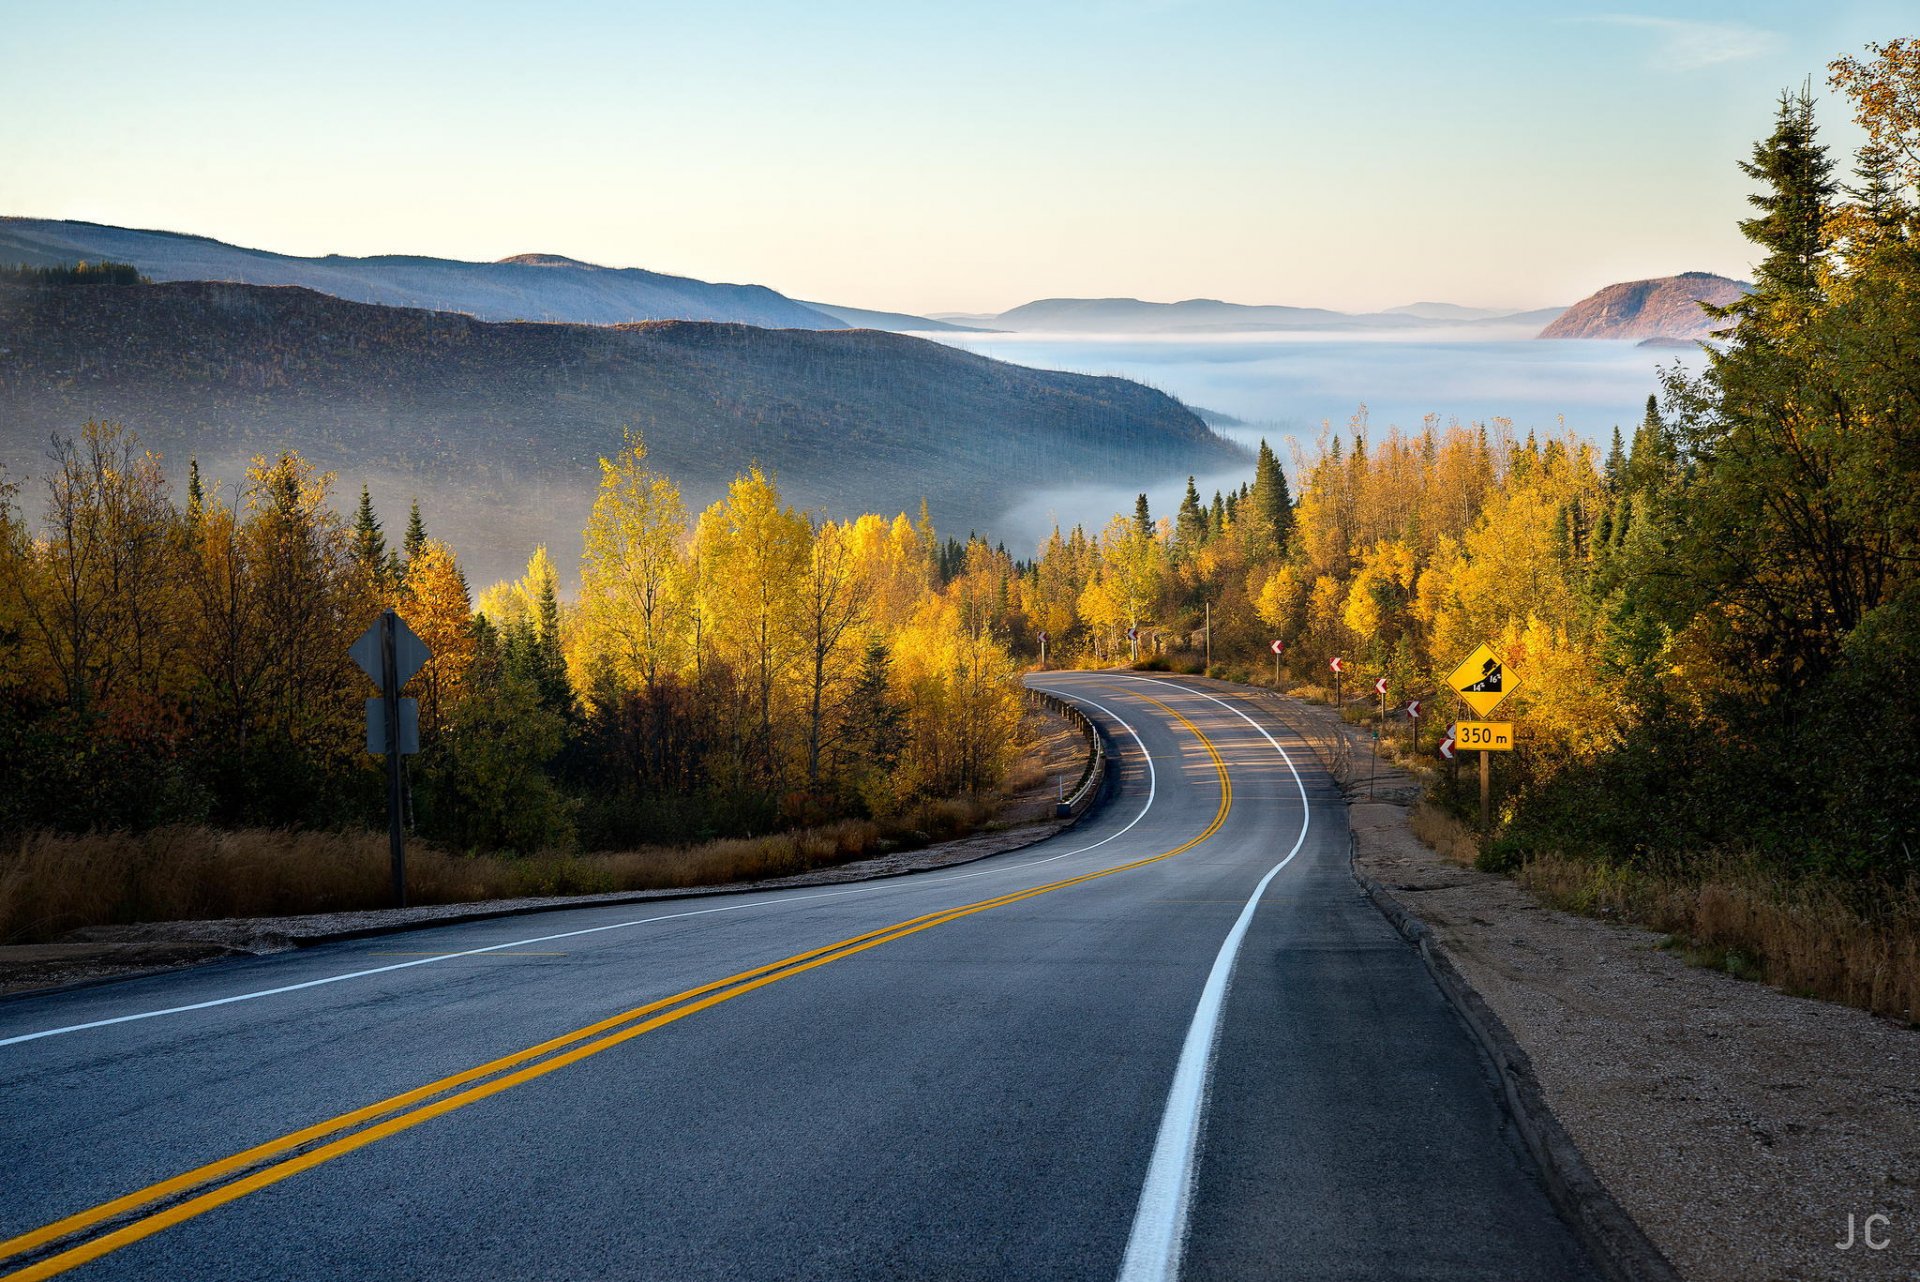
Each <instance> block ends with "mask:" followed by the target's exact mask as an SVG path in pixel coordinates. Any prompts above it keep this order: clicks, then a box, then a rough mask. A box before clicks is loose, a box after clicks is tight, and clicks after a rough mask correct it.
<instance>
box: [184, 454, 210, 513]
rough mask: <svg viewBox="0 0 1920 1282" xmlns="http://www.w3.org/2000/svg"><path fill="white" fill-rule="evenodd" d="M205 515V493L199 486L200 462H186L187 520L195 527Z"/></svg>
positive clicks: (191, 460)
mask: <svg viewBox="0 0 1920 1282" xmlns="http://www.w3.org/2000/svg"><path fill="white" fill-rule="evenodd" d="M206 514H207V492H206V491H205V490H204V489H202V488H201V485H200V460H199V459H197V458H190V459H188V460H187V520H188V521H190V522H192V523H193V524H195V525H198V524H200V518H202V517H203V516H205V515H206Z"/></svg>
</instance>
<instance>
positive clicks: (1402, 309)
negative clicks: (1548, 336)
mask: <svg viewBox="0 0 1920 1282" xmlns="http://www.w3.org/2000/svg"><path fill="white" fill-rule="evenodd" d="M1387 311H1388V313H1389V314H1395V315H1401V316H1417V317H1419V318H1420V319H1421V320H1444V321H1475V320H1492V319H1493V318H1494V317H1496V316H1511V315H1513V312H1512V311H1511V310H1509V309H1502V308H1498V307H1463V306H1461V305H1460V304H1459V303H1406V304H1403V305H1402V306H1399V307H1389V308H1387Z"/></svg>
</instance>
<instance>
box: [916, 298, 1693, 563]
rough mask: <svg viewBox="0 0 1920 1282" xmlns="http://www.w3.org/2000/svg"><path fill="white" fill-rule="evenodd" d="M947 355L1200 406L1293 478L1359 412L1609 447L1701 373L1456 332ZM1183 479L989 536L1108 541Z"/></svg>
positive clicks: (993, 344) (964, 341) (1025, 347)
mask: <svg viewBox="0 0 1920 1282" xmlns="http://www.w3.org/2000/svg"><path fill="white" fill-rule="evenodd" d="M938 337H939V339H940V341H942V342H945V343H949V344H951V345H952V346H956V347H962V348H965V349H967V350H969V351H977V352H979V353H981V354H982V355H989V356H993V357H995V358H997V359H1000V360H1008V361H1015V362H1017V363H1019V364H1023V365H1034V366H1038V367H1040V368H1044V369H1063V370H1072V371H1075V372H1078V373H1086V374H1117V375H1120V376H1122V377H1126V378H1132V379H1137V380H1139V381H1140V382H1143V383H1147V384H1149V385H1151V386H1153V387H1157V388H1159V389H1160V390H1162V391H1164V392H1167V393H1169V394H1171V395H1173V396H1176V397H1178V398H1179V399H1181V400H1182V401H1184V402H1186V403H1187V404H1188V405H1191V406H1204V407H1205V408H1206V409H1208V410H1211V411H1216V412H1219V413H1222V414H1227V415H1231V416H1232V417H1234V418H1236V419H1240V420H1243V422H1242V423H1241V424H1237V425H1235V424H1216V425H1215V430H1216V431H1217V432H1219V433H1220V434H1221V435H1222V436H1225V437H1227V438H1229V439H1231V440H1233V441H1234V442H1236V443H1238V444H1241V445H1244V446H1247V447H1249V448H1251V447H1253V446H1255V445H1257V444H1258V443H1259V441H1260V440H1261V439H1262V438H1263V437H1264V438H1265V439H1266V440H1267V441H1268V442H1270V443H1271V444H1272V446H1273V448H1274V450H1275V452H1276V453H1278V454H1279V455H1280V459H1281V462H1282V463H1283V464H1286V465H1287V467H1288V471H1289V474H1290V475H1291V474H1292V472H1293V467H1292V464H1293V460H1294V458H1295V455H1296V453H1297V452H1299V451H1303V450H1310V449H1311V448H1312V447H1313V444H1314V442H1315V441H1316V440H1317V439H1318V438H1319V436H1320V435H1321V433H1322V432H1323V431H1327V430H1329V429H1330V430H1332V431H1334V432H1339V433H1341V434H1342V435H1345V434H1347V433H1348V432H1349V430H1350V426H1349V425H1350V423H1351V420H1352V419H1353V417H1354V415H1355V413H1356V412H1357V411H1358V410H1359V409H1360V407H1361V406H1363V405H1364V406H1365V407H1366V413H1367V422H1368V425H1369V426H1368V430H1369V431H1370V432H1372V433H1374V434H1376V435H1377V434H1379V433H1382V432H1385V431H1386V430H1387V429H1388V428H1390V427H1394V426H1398V427H1400V428H1401V429H1403V430H1405V431H1418V430H1419V429H1420V428H1421V426H1422V425H1423V423H1424V421H1425V419H1426V417H1427V416H1428V415H1429V414H1432V415H1436V416H1437V417H1438V420H1439V422H1440V423H1441V424H1442V425H1443V426H1444V425H1445V424H1446V423H1448V422H1449V421H1452V420H1456V419H1457V420H1459V421H1460V422H1462V423H1471V422H1476V421H1477V422H1491V421H1492V420H1494V419H1496V418H1505V419H1509V420H1511V422H1512V424H1513V430H1514V431H1515V432H1516V433H1518V434H1519V435H1521V436H1525V435H1526V433H1527V432H1529V431H1538V432H1541V433H1550V432H1558V431H1561V430H1563V428H1564V429H1566V430H1571V431H1573V432H1574V433H1576V434H1578V435H1579V436H1581V437H1583V438H1585V439H1588V440H1591V441H1595V442H1597V443H1601V444H1604V443H1605V442H1606V441H1607V440H1608V439H1609V438H1610V436H1611V434H1612V431H1613V428H1614V427H1615V426H1616V425H1618V426H1619V427H1621V428H1622V429H1631V427H1632V425H1633V424H1635V423H1637V422H1639V420H1640V416H1641V415H1642V413H1643V412H1644V411H1645V407H1646V401H1647V397H1648V396H1649V395H1650V394H1655V393H1658V392H1659V390H1660V377H1659V375H1660V371H1661V369H1662V368H1665V367H1671V366H1673V365H1674V364H1676V363H1678V364H1679V365H1681V366H1682V367H1683V368H1685V369H1687V370H1689V371H1691V372H1696V373H1697V372H1698V371H1699V370H1700V369H1701V368H1702V367H1703V366H1704V364H1705V356H1704V354H1703V353H1702V352H1701V351H1699V350H1698V349H1697V348H1696V349H1676V348H1652V347H1641V346H1638V345H1637V344H1634V343H1631V342H1605V341H1578V340H1569V341H1557V342H1545V341H1539V340H1535V339H1534V338H1532V336H1531V334H1528V335H1526V336H1524V337H1521V336H1515V337H1511V338H1501V339H1488V338H1487V337H1486V336H1485V335H1484V334H1480V335H1476V336H1474V337H1473V338H1472V339H1465V338H1461V337H1458V336H1456V335H1454V334H1453V333H1452V332H1451V331H1441V330H1431V331H1430V330H1419V331H1414V332H1413V333H1407V332H1395V333H1391V334H1380V335H1364V336H1363V335H1355V334H1353V333H1348V332H1342V333H1339V334H1327V333H1297V332H1288V333H1275V334H1262V335H1257V336H1248V335H1244V334H1236V335H1229V336H1213V335H1210V336H1204V337H1195V336H1191V335H1179V336H1164V337H1154V338H1137V337H1108V336H1090V335H1069V334H1062V335H1033V334H962V335H953V334H945V335H939V336H938ZM1251 475H1252V464H1251V463H1250V462H1249V464H1248V465H1247V467H1246V468H1245V469H1242V470H1237V471H1232V472H1220V471H1215V472H1213V473H1212V474H1209V475H1206V476H1201V477H1198V478H1197V479H1196V482H1195V484H1196V485H1197V487H1198V488H1199V489H1200V493H1201V498H1202V499H1203V500H1210V499H1211V498H1212V496H1213V491H1214V489H1215V488H1218V489H1221V490H1225V489H1227V488H1228V486H1229V485H1233V486H1238V485H1239V483H1240V482H1241V481H1243V480H1246V479H1248V478H1249V477H1250V476H1251ZM1185 488H1186V474H1185V473H1178V474H1169V475H1154V476H1146V477H1142V478H1141V481H1140V483H1139V484H1137V485H1135V486H1132V487H1131V488H1127V487H1112V486H1085V487H1056V488H1048V487H1044V486H1042V487H1038V488H1036V489H1035V490H1034V491H1032V492H1031V493H1029V494H1026V495H1021V496H1019V497H1017V498H1015V499H1014V500H1013V501H1012V502H1011V503H1010V504H1009V505H1008V507H1007V509H1006V511H1005V513H1004V515H1003V516H1001V517H1000V518H999V520H998V521H997V522H996V528H995V529H994V530H993V531H992V532H991V533H992V534H993V536H994V537H996V538H1001V539H1004V540H1005V542H1006V544H1007V547H1008V549H1009V550H1010V551H1012V552H1014V553H1015V554H1016V555H1029V554H1030V553H1031V552H1032V551H1033V548H1034V547H1035V546H1036V545H1037V544H1038V542H1039V541H1040V540H1043V539H1045V538H1046V536H1047V534H1048V532H1049V531H1051V529H1052V528H1053V525H1054V523H1055V522H1056V521H1058V522H1059V524H1060V526H1061V527H1062V528H1063V529H1065V528H1069V527H1071V526H1073V525H1074V524H1076V523H1077V524H1081V525H1084V526H1086V527H1087V528H1088V530H1089V531H1092V530H1096V529H1098V528H1099V527H1100V526H1101V525H1102V524H1104V523H1105V521H1106V520H1107V518H1108V517H1109V516H1111V515H1112V514H1113V513H1114V512H1116V511H1127V512H1131V511H1132V510H1133V502H1134V496H1135V495H1136V494H1137V493H1139V492H1140V491H1141V490H1142V489H1144V490H1145V491H1146V492H1147V495H1148V502H1149V503H1150V504H1151V505H1152V507H1153V511H1154V513H1155V514H1156V515H1166V514H1168V513H1170V512H1171V511H1172V510H1173V507H1174V506H1175V505H1177V504H1178V503H1179V500H1180V496H1181V494H1182V493H1183V492H1184V491H1185Z"/></svg>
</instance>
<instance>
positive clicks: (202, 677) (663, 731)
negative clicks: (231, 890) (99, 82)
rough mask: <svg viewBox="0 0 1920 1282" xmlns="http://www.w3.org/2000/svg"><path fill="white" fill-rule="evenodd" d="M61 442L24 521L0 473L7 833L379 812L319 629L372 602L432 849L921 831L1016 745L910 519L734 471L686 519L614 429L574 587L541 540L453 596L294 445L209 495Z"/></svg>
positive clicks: (361, 695) (999, 641) (359, 734)
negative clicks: (416, 639)
mask: <svg viewBox="0 0 1920 1282" xmlns="http://www.w3.org/2000/svg"><path fill="white" fill-rule="evenodd" d="M58 463H59V466H58V469H57V471H56V472H55V474H54V478H53V480H52V481H51V482H50V484H49V486H48V487H47V493H46V496H45V509H44V522H43V524H42V526H41V529H42V530H43V531H44V532H42V533H32V532H30V531H29V529H28V526H27V523H26V519H25V517H24V516H23V515H22V513H21V512H20V511H19V509H18V507H17V506H16V505H15V504H14V502H13V500H14V498H15V497H16V496H15V494H14V493H13V491H11V490H8V491H5V492H4V493H0V497H4V498H5V499H6V500H7V501H6V502H5V503H4V504H0V785H3V786H0V832H4V833H7V834H10V835H12V836H14V837H19V836H21V835H22V834H28V833H31V832H34V831H36V830H41V829H53V830H61V831H68V832H80V833H84V832H88V831H95V830H125V831H134V832H140V831H145V830H149V829H154V828H157V827H164V826H168V825H176V826H177V825H183V824H207V825H214V826H218V827H222V828H281V827H296V828H309V829H311V828H337V829H346V830H353V829H359V828H364V827H371V826H373V825H375V824H376V823H377V822H378V821H379V820H380V817H381V815H382V813H383V807H384V801H383V792H382V785H381V777H382V776H381V772H380V770H379V769H377V768H376V767H377V765H378V763H377V761H376V759H374V758H371V757H369V755H368V754H367V753H366V751H365V748H364V742H365V740H364V729H363V715H364V712H363V710H364V703H365V699H366V698H367V696H368V692H369V686H368V683H367V680H366V678H365V677H364V676H363V675H362V674H361V673H360V672H359V670H358V669H357V668H356V667H355V666H354V664H353V663H352V661H351V660H350V658H349V656H348V647H349V646H350V645H351V644H352V642H353V641H354V639H355V638H356V637H357V636H358V635H359V634H360V633H361V631H362V630H363V629H365V628H366V627H368V626H369V624H370V622H371V621H373V620H374V619H375V618H377V617H378V615H379V613H380V611H381V610H382V609H384V608H386V607H389V606H391V607H393V608H395V609H396V610H398V611H399V612H400V614H401V616H402V617H403V618H404V619H406V620H407V621H408V623H409V625H410V626H411V627H412V628H413V630H414V631H415V632H416V633H417V634H418V635H419V636H420V637H421V638H422V639H423V640H424V641H425V642H426V643H427V645H428V647H429V648H430V650H431V651H432V658H431V659H430V660H429V661H428V662H427V664H426V666H425V667H424V669H423V670H422V671H421V672H420V674H419V675H418V676H416V677H415V678H414V679H413V681H412V682H411V683H410V684H409V687H408V694H409V695H410V696H412V697H417V698H418V699H419V703H420V719H421V734H422V744H423V751H422V753H421V755H420V756H419V757H418V758H417V759H415V760H414V761H413V762H412V763H411V765H412V787H411V800H410V814H411V816H412V819H413V821H414V822H415V824H416V825H417V828H418V830H419V832H420V833H421V834H422V835H424V836H426V837H428V838H430V839H432V840H433V841H435V842H437V843H439V845H440V846H441V848H443V849H451V850H455V851H496V850H505V851H513V852H520V853H523V854H531V853H534V852H537V851H546V850H569V849H577V848H585V849H588V850H604V849H610V848H618V849H631V848H634V847H638V846H642V845H650V844H651V845H658V844H661V843H673V842H686V841H697V840H705V839H710V838H713V837H716V836H726V835H730V834H751V833H766V832H769V831H772V830H777V829H780V828H783V827H795V826H803V825H809V824H820V823H824V822H829V821H833V820H840V819H849V818H857V819H872V820H876V821H880V822H883V823H891V824H895V825H900V826H902V827H903V830H913V829H920V828H925V827H926V826H927V825H928V823H930V822H937V815H936V816H935V817H934V818H933V819H929V818H928V816H929V815H931V814H933V812H932V811H929V810H928V809H927V807H928V806H929V805H935V807H936V809H937V803H943V802H945V801H946V800H948V799H953V798H961V799H965V798H971V797H977V796H980V795H982V794H985V793H987V792H988V791H990V790H991V789H992V788H993V787H994V786H995V785H996V784H997V783H998V782H999V781H1000V779H1001V777H1002V775H1003V774H1004V772H1005V771H1006V769H1007V767H1008V764H1009V763H1010V761H1011V760H1012V759H1013V757H1014V755H1015V754H1016V753H1017V751H1018V749H1019V722H1020V716H1021V708H1022V704H1021V701H1020V698H1019V695H1018V683H1017V676H1016V668H1015V665H1014V661H1013V658H1012V656H1011V654H1010V652H1009V651H1008V649H1007V645H1006V638H1005V637H1004V635H1002V634H998V633H996V632H995V631H994V629H993V626H992V614H991V611H990V608H989V607H990V604H991V599H990V590H989V587H988V584H987V580H986V578H985V577H984V576H982V575H980V574H978V573H975V572H973V570H972V569H971V568H969V567H970V566H971V565H972V564H973V563H975V562H978V561H979V560H980V559H981V558H984V557H991V556H993V555H995V554H990V553H988V552H987V550H986V549H985V546H984V545H983V544H977V543H976V544H975V546H974V547H972V548H968V549H966V554H965V555H964V556H962V557H960V558H959V559H958V560H957V561H956V559H955V558H954V556H953V555H952V554H949V555H948V556H946V557H945V558H943V557H942V556H941V554H940V548H939V546H938V545H937V542H936V539H935V536H934V531H933V528H932V525H931V523H930V522H929V521H928V520H927V518H926V517H925V516H924V514H923V515H922V518H921V520H920V521H919V522H918V523H915V522H912V521H909V520H908V519H907V518H906V517H905V516H904V515H902V516H898V517H896V518H894V519H892V520H887V519H883V518H881V517H879V516H874V515H868V516H862V517H859V518H856V519H853V520H848V521H842V522H835V521H831V520H825V519H821V518H818V517H814V516H809V515H808V514H805V513H802V512H800V511H797V510H796V509H794V508H793V507H791V506H790V505H788V504H787V503H786V502H785V501H784V499H783V498H782V496H781V494H780V492H779V490H778V488H777V487H776V485H775V483H774V481H773V480H772V479H771V478H770V477H768V476H767V475H766V474H765V473H763V472H761V471H760V470H759V469H757V468H756V469H751V470H749V471H748V472H746V473H744V474H743V475H741V476H739V477H736V478H735V480H734V482H733V484H732V485H731V486H730V487H729V489H728V491H727V494H726V496H725V497H724V498H722V499H720V500H719V501H717V502H715V503H714V504H713V505H712V506H710V507H709V508H707V509H706V510H705V511H704V512H700V513H697V514H690V513H689V512H688V510H687V508H686V506H685V505H684V503H683V501H682V499H681V496H680V493H679V490H678V487H677V486H676V485H675V484H674V483H673V481H672V480H671V479H670V478H668V477H667V476H666V475H664V474H663V473H661V472H659V471H656V470H654V469H653V468H652V467H651V465H650V463H649V460H648V457H647V453H646V448H645V446H644V444H643V443H642V442H641V440H640V438H639V437H638V436H633V437H630V438H629V442H628V444H627V446H626V448H625V449H623V450H622V451H620V452H619V453H618V454H617V455H616V456H615V457H613V458H610V459H603V460H601V462H600V467H601V474H602V475H601V483H600V487H599V492H598V497H597V498H596V501H595V504H594V508H593V512H592V516H591V519H590V521H589V523H588V525H587V528H586V530H585V531H584V534H583V536H582V541H581V543H580V544H578V545H577V546H578V547H579V548H580V551H579V553H578V555H579V557H580V560H579V565H580V567H581V572H582V580H583V585H582V588H581V592H580V594H579V598H578V600H577V601H575V602H573V603H569V604H567V605H565V606H563V605H562V603H561V600H560V594H559V584H558V573H557V570H556V567H555V563H554V561H553V559H552V558H551V557H550V556H549V555H548V553H547V551H546V549H544V548H540V549H536V550H535V552H534V554H533V556H532V558H531V560H530V562H529V564H528V568H527V572H526V574H525V575H524V576H522V577H520V578H519V579H517V580H512V581H507V582H502V583H500V584H497V585H495V586H494V587H492V588H490V589H488V590H487V591H485V592H484V593H482V594H481V597H480V601H479V608H478V610H476V609H475V603H474V601H473V599H472V593H471V590H470V588H469V585H468V583H467V580H466V576H465V573H464V572H463V570H462V569H461V566H460V562H459V558H458V555H457V553H456V552H455V550H454V549H453V548H452V547H451V546H450V545H448V544H447V543H446V542H444V541H442V540H440V539H437V538H434V537H431V536H430V535H429V533H428V527H427V523H426V520H425V519H424V517H423V515H422V513H421V511H420V509H419V508H418V507H417V506H416V507H415V508H414V509H413V511H412V512H411V514H410V517H409V520H408V522H407V525H406V528H405V532H404V534H402V535H400V536H398V537H397V538H396V539H394V540H393V541H392V543H391V544H390V543H389V540H388V537H387V533H386V529H385V527H384V524H383V523H382V522H381V521H380V519H379V518H378V516H377V514H376V513H375V510H374V508H373V506H372V503H371V501H370V499H369V498H368V496H367V493H366V491H365V490H364V489H363V490H362V491H361V495H360V501H359V503H358V505H357V507H355V508H354V509H353V511H352V513H351V516H350V517H349V515H348V514H347V513H344V512H343V511H341V510H340V506H339V505H337V504H336V503H335V501H334V494H333V483H334V482H333V478H332V477H331V476H330V475H328V474H325V473H322V472H320V471H318V470H317V469H315V468H314V467H313V466H312V465H311V464H310V463H308V462H307V461H306V460H304V459H301V458H300V457H298V456H296V455H291V454H284V455H280V456H278V457H276V458H273V459H264V458H263V459H261V460H259V461H258V462H257V463H256V465H255V466H254V468H253V469H252V470H251V472H250V473H249V475H248V478H247V485H246V488H245V490H244V492H243V494H242V496H241V498H240V499H239V500H238V501H237V502H232V503H230V502H227V501H225V500H223V499H222V498H221V497H220V496H219V495H217V494H214V493H212V492H210V491H209V490H208V489H207V488H206V487H205V486H204V485H203V484H202V481H201V478H200V475H199V472H198V470H197V469H194V468H190V469H189V471H188V473H187V476H186V478H185V483H184V486H183V487H180V488H179V489H176V488H175V486H174V484H173V482H172V481H171V479H170V478H169V477H168V476H167V474H166V473H165V471H164V469H163V466H162V464H161V461H160V460H159V459H158V458H157V457H156V456H155V455H153V454H151V453H149V452H147V451H144V450H142V449H141V448H140V446H139V444H138V442H137V441H136V440H135V439H134V438H133V437H132V436H131V435H130V434H129V433H127V432H126V431H125V430H124V429H123V428H121V427H120V426H118V425H115V424H103V423H97V422H96V423H90V424H88V425H87V426H86V427H85V429H84V430H83V431H82V432H81V433H80V434H79V435H78V436H77V437H75V438H71V439H65V440H63V441H62V442H61V443H60V447H59V455H58ZM571 555H573V554H572V553H569V556H571ZM998 555H1000V556H1002V557H1003V556H1004V554H998ZM943 564H945V565H948V566H950V567H953V569H952V572H951V573H943V572H942V570H941V566H942V565H943Z"/></svg>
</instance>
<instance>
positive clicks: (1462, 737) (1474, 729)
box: [1454, 721, 1513, 752]
mask: <svg viewBox="0 0 1920 1282" xmlns="http://www.w3.org/2000/svg"><path fill="white" fill-rule="evenodd" d="M1454 736H1455V739H1454V742H1455V743H1456V744H1457V745H1458V746H1459V747H1462V748H1472V749H1474V750H1475V751H1478V752H1512V751H1513V722H1511V721H1462V722H1461V723H1460V724H1459V725H1457V726H1455V727H1454Z"/></svg>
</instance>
